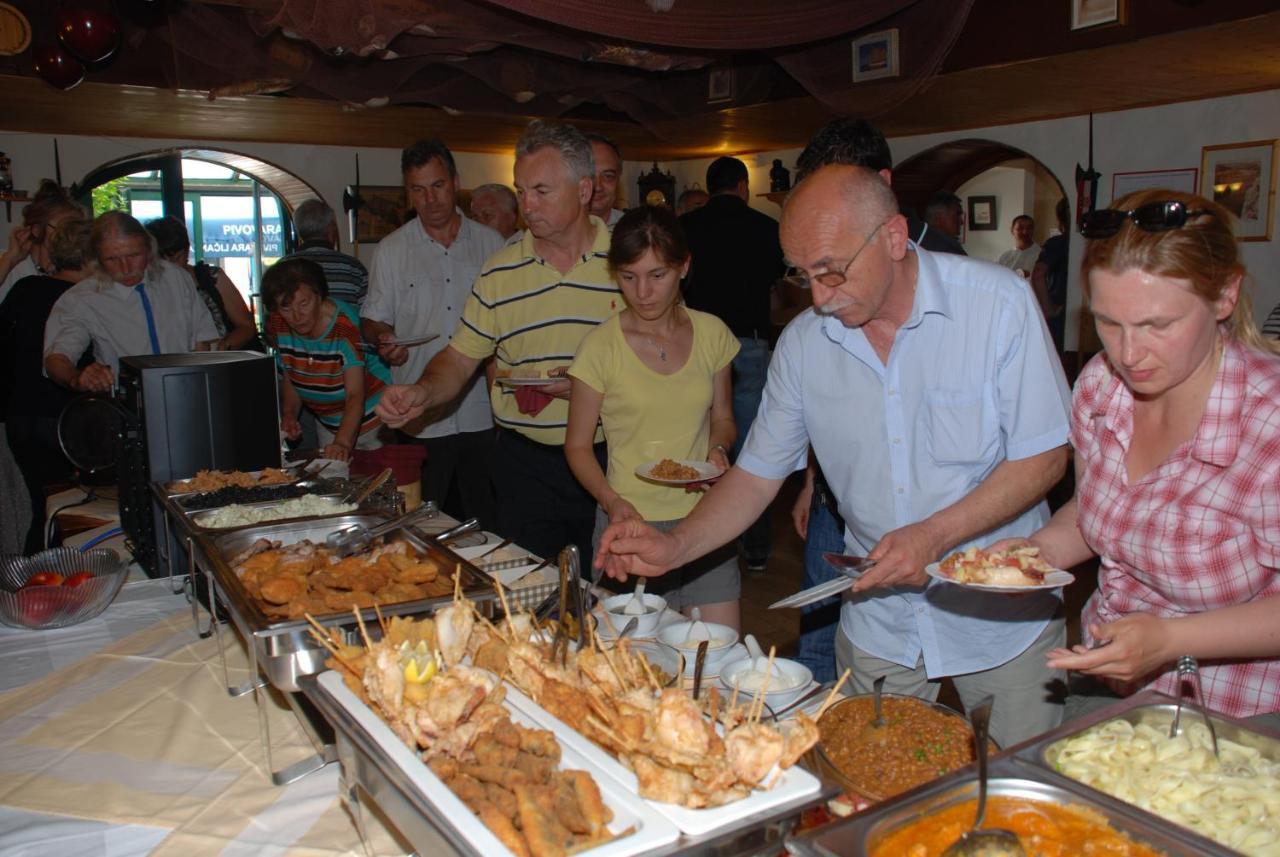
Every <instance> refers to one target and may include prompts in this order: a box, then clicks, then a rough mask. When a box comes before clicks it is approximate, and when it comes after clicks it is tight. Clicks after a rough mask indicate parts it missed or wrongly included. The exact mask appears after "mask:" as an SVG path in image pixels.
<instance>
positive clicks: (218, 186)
mask: <svg viewBox="0 0 1280 857" xmlns="http://www.w3.org/2000/svg"><path fill="white" fill-rule="evenodd" d="M72 193H73V194H74V195H75V196H77V198H78V199H79V200H80V201H81V202H82V203H83V204H84V205H85V206H86V207H88V208H91V209H92V211H93V213H94V215H95V216H96V215H98V214H101V213H102V212H103V211H105V210H108V209H122V210H125V211H128V212H129V213H130V214H132V215H134V216H135V217H137V218H138V219H139V220H142V221H146V220H150V219H153V218H156V217H162V216H165V215H173V216H175V217H179V218H181V219H182V220H183V221H184V222H185V223H186V224H187V232H188V233H189V234H190V236H191V251H192V258H191V261H192V262H200V261H207V262H209V263H211V264H214V265H217V266H219V267H221V268H222V269H223V270H224V271H226V272H227V274H228V276H229V277H230V278H231V281H232V282H233V283H235V284H236V286H237V287H238V288H239V289H240V291H241V293H242V294H243V295H244V297H245V300H246V301H247V302H248V303H249V305H250V307H251V308H252V307H254V305H255V303H256V298H257V291H258V289H257V286H258V283H259V282H261V279H262V272H263V271H264V270H265V269H266V268H267V267H269V266H270V265H271V264H273V263H274V262H275V261H276V260H277V259H279V258H280V257H281V256H283V255H285V254H286V253H288V252H290V251H291V250H292V249H293V246H294V235H293V219H292V214H293V210H294V209H295V208H296V207H297V206H298V205H299V204H301V203H302V202H303V201H304V200H307V199H310V198H313V197H319V196H320V194H319V193H318V192H317V191H316V190H315V188H313V187H311V186H310V185H309V184H307V183H306V182H305V181H303V180H302V179H300V178H298V177H297V176H295V175H293V174H291V173H289V172H288V171H286V170H284V169H283V168H281V167H278V166H276V165H275V164H271V163H268V162H266V161H262V160H260V159H258V158H253V157H249V156H247V155H242V154H239V153H237V152H231V151H226V150H221V149H209V148H199V149H197V148H181V149H177V148H175V149H157V150H153V151H149V152H139V153H137V154H134V155H130V156H128V157H125V158H118V159H116V160H114V161H110V162H108V163H106V164H103V165H102V166H100V167H98V168H97V169H95V170H93V171H91V172H90V173H89V174H88V175H86V176H85V178H84V179H83V180H82V181H81V182H79V183H77V184H76V185H73V187H72Z"/></svg>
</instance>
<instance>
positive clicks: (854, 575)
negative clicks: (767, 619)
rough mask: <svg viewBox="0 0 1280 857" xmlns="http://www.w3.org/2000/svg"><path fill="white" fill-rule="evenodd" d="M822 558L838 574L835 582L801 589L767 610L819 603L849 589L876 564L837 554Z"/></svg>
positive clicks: (860, 558) (871, 560)
mask: <svg viewBox="0 0 1280 857" xmlns="http://www.w3.org/2000/svg"><path fill="white" fill-rule="evenodd" d="M822 558H823V559H825V560H826V561H827V564H828V565H830V566H831V567H832V568H834V569H835V570H836V571H838V572H839V573H840V576H839V577H837V578H836V579H835V580H828V581H827V582H826V583H819V584H818V585H817V586H811V587H809V588H808V589H802V590H800V591H799V592H797V593H796V594H795V595H788V596H787V597H786V598H783V599H782V600H781V601H775V602H774V603H772V604H770V605H769V609H770V610H781V609H783V608H785V607H804V606H806V605H808V604H812V603H813V602H815V601H821V600H822V599H824V598H827V597H829V596H832V595H836V594H837V593H840V592H844V591H845V590H846V589H848V588H849V583H850V581H851V580H857V579H858V578H859V577H861V576H862V573H863V572H864V571H866V570H867V569H869V568H871V566H873V565H875V564H876V562H875V560H873V559H863V558H862V557H851V556H845V555H843V554H838V553H824V554H823V555H822Z"/></svg>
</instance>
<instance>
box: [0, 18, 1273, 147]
mask: <svg viewBox="0 0 1280 857" xmlns="http://www.w3.org/2000/svg"><path fill="white" fill-rule="evenodd" d="M892 86H895V84H894V83H892V82H889V83H877V84H862V85H861V86H859V87H856V88H851V89H850V90H849V92H848V94H847V95H846V96H839V97H837V98H836V100H835V101H836V103H835V104H833V105H832V106H827V105H824V104H821V103H819V102H818V101H817V100H816V99H813V98H797V99H790V100H786V101H776V102H772V103H767V104H760V105H755V106H751V107H741V108H735V109H730V110H724V111H721V112H719V113H716V114H712V115H710V116H708V115H705V114H703V115H698V116H690V117H688V118H682V119H675V120H670V121H665V122H661V123H659V124H658V125H656V126H655V127H654V128H653V130H652V131H650V130H646V129H642V128H640V127H638V126H635V125H629V124H623V123H614V122H594V121H579V122H576V124H578V125H580V126H581V127H583V128H584V129H591V130H598V131H601V132H603V133H606V134H609V135H611V136H612V137H614V139H616V140H617V141H618V142H619V144H620V145H621V146H622V148H623V151H624V153H625V155H626V157H627V159H628V160H645V161H648V160H659V161H664V160H679V159H686V158H700V157H710V156H715V155H719V154H727V153H739V154H740V153H748V152H757V151H770V150H776V149H787V148H792V147H797V146H802V145H803V144H804V142H805V141H806V140H807V139H808V137H809V135H810V134H811V133H812V132H813V131H814V130H815V129H816V128H818V127H819V126H820V125H822V124H823V123H824V122H826V121H827V120H828V119H830V118H832V117H833V116H835V115H836V114H837V112H845V113H850V114H857V113H858V112H859V108H858V105H859V101H860V100H863V99H865V98H867V97H869V96H874V95H877V94H883V93H877V91H878V90H881V89H882V88H883V87H892ZM1273 88H1280V11H1277V12H1272V13H1269V14H1265V15H1261V16H1258V17H1255V18H1250V19H1245V20H1240V21H1232V22H1229V23H1224V24H1218V25H1214V26H1210V27H1204V28H1200V29H1195V30H1185V31H1182V32H1178V33H1172V34H1167V35H1161V36H1155V37H1151V38H1147V39H1142V40H1137V41H1133V42H1129V43H1126V44H1120V45H1110V46H1107V47H1100V48H1094V49H1091V50H1085V51H1076V52H1073V53H1066V54H1058V55H1054V56H1048V57H1042V58H1038V59H1033V60H1027V61H1025V62H1018V63H1010V64H1005V65H998V66H989V67H985V68H974V69H966V70H962V71H956V72H952V73H949V74H944V75H941V76H939V77H937V78H936V79H934V80H933V81H932V82H931V84H930V85H929V86H928V87H927V88H925V89H924V91H923V92H919V93H917V94H915V95H913V96H912V97H911V98H910V99H909V100H907V101H906V102H904V103H903V104H902V105H901V106H899V107H897V108H894V109H893V110H891V111H889V112H888V113H885V114H883V115H880V116H877V117H874V120H875V121H876V123H877V124H878V125H879V126H880V127H881V128H882V129H883V130H884V131H885V133H886V134H888V135H890V136H902V135H908V134H923V133H931V132H943V131H957V130H962V129H966V128H975V127H983V126H988V125H1000V124H1009V123H1015V122H1026V121H1031V120H1036V119H1050V118H1057V117H1061V116H1069V115H1080V114H1083V113H1089V112H1095V113H1101V112H1108V111H1113V110H1124V109H1130V108H1135V107H1143V106H1150V105H1154V104H1163V103H1169V102H1175V101H1186V100H1192V99H1198V98H1209V97H1215V96H1222V95H1229V94H1235V93H1241V92H1250V91H1258V90H1263V89H1273ZM874 100H875V101H879V99H878V98H875V99H874ZM0 117H3V118H0V126H2V127H3V128H4V129H5V130H9V131H29V132H36V133H49V134H89V135H112V136H132V137H154V138H178V139H188V140H211V141H212V140H216V141H228V142H231V141H258V142H279V143H311V144H318V145H336V146H368V145H371V144H376V145H378V146H385V147H395V148H398V147H401V146H404V145H406V144H408V143H410V142H412V141H413V140H415V139H417V138H419V137H422V136H425V135H434V136H439V137H440V138H442V139H444V140H445V141H447V142H448V143H449V145H450V146H451V147H453V148H454V149H457V150H459V151H474V152H496V153H505V152H510V151H511V147H512V145H513V144H514V142H515V140H516V138H517V137H518V136H519V134H520V131H521V129H522V127H523V125H524V122H525V120H526V118H532V117H518V116H484V115H468V114H459V115H453V114H450V113H446V112H445V111H442V110H437V109H432V108H415V107H383V108H353V107H349V106H344V105H341V104H337V103H334V102H325V101H318V100H316V101H312V100H306V99H296V98H273V97H270V96H248V97H228V98H219V99H217V100H215V101H210V100H209V99H208V98H207V97H206V95H205V94H203V93H195V92H172V91H168V90H161V89H150V88H145V87H132V86H115V85H109V84H95V83H83V84H81V85H80V86H78V87H76V88H75V89H73V90H71V91H70V92H57V91H55V90H53V89H51V88H49V87H48V86H47V85H45V84H44V83H42V82H40V81H38V80H34V79H32V78H25V77H12V76H0Z"/></svg>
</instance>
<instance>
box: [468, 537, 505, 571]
mask: <svg viewBox="0 0 1280 857" xmlns="http://www.w3.org/2000/svg"><path fill="white" fill-rule="evenodd" d="M513 541H515V540H514V539H503V540H502V541H500V542H498V544H497V545H495V546H494V547H491V548H489V549H488V550H487V551H485V552H484V553H482V554H480V555H479V556H477V557H475V558H474V559H473V560H471V561H472V562H474V563H476V564H477V565H479V564H480V560H482V559H484V558H485V557H487V556H488V555H489V554H494V553H497V552H498V551H500V550H502V549H503V548H505V547H506V546H507V545H509V544H511V543H512V542H513Z"/></svg>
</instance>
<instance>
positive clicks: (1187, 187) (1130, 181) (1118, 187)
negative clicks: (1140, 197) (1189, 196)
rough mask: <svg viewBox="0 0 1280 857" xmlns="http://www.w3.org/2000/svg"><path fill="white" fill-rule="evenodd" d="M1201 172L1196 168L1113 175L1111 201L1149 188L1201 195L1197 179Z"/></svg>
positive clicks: (1141, 171)
mask: <svg viewBox="0 0 1280 857" xmlns="http://www.w3.org/2000/svg"><path fill="white" fill-rule="evenodd" d="M1199 175H1200V171H1199V170H1197V169H1196V168H1195V167H1188V168H1187V169H1183V170H1139V171H1136V172H1131V173H1112V175H1111V201H1112V202H1115V201H1116V200H1117V199H1119V198H1120V197H1122V196H1126V195H1128V194H1131V193H1133V192H1134V191H1135V190H1146V189H1147V188H1149V187H1159V188H1167V189H1168V190H1180V191H1182V192H1183V193H1199V190H1198V189H1197V184H1196V178H1197V177H1198V176H1199Z"/></svg>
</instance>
